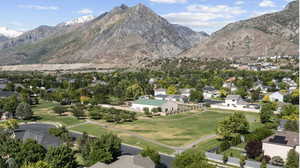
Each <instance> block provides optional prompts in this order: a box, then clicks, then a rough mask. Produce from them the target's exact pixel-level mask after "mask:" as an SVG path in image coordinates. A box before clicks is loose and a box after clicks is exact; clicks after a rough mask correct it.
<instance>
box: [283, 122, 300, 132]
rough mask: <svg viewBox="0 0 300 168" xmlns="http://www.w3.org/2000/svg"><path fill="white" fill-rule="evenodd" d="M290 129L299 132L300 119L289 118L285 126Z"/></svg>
mask: <svg viewBox="0 0 300 168" xmlns="http://www.w3.org/2000/svg"><path fill="white" fill-rule="evenodd" d="M284 128H285V129H286V130H288V131H294V132H299V121H298V120H288V121H287V122H286V124H285V126H284Z"/></svg>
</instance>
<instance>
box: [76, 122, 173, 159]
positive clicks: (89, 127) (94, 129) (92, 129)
mask: <svg viewBox="0 0 300 168" xmlns="http://www.w3.org/2000/svg"><path fill="white" fill-rule="evenodd" d="M71 130H73V131H78V132H86V133H88V134H89V135H93V136H97V137H100V136H101V135H103V134H105V133H108V132H110V131H109V130H107V129H105V128H102V127H101V126H98V125H95V124H83V125H80V126H77V127H73V128H71ZM113 133H114V134H117V135H118V136H119V137H120V138H121V139H122V142H123V143H126V144H129V145H133V146H139V147H141V148H145V147H147V146H148V147H151V148H152V149H155V150H157V151H159V152H162V153H167V154H172V153H174V152H175V151H174V150H172V149H169V148H166V147H163V146H160V145H156V144H153V143H151V142H147V141H145V140H142V139H140V138H137V137H134V136H131V135H128V134H124V133H121V132H118V131H113Z"/></svg>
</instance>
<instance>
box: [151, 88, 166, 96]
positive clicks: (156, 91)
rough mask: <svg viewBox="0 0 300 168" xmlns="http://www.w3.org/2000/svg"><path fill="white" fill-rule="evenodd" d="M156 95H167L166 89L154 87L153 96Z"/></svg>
mask: <svg viewBox="0 0 300 168" xmlns="http://www.w3.org/2000/svg"><path fill="white" fill-rule="evenodd" d="M157 95H167V90H166V89H162V88H159V89H154V96H157Z"/></svg>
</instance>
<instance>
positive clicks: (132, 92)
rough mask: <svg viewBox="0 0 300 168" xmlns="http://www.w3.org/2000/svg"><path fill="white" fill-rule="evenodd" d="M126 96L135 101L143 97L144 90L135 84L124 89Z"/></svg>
mask: <svg viewBox="0 0 300 168" xmlns="http://www.w3.org/2000/svg"><path fill="white" fill-rule="evenodd" d="M126 95H127V97H128V98H132V99H136V98H138V97H139V96H141V95H144V90H143V88H142V87H141V85H139V84H138V83H135V84H133V85H131V86H129V87H128V88H127V89H126Z"/></svg>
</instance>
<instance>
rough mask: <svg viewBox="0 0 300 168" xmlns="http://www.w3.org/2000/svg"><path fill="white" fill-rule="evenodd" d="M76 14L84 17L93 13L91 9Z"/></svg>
mask: <svg viewBox="0 0 300 168" xmlns="http://www.w3.org/2000/svg"><path fill="white" fill-rule="evenodd" d="M78 13H80V14H84V15H89V14H92V13H93V11H92V10H91V9H87V8H86V9H81V10H80V11H78Z"/></svg>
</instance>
